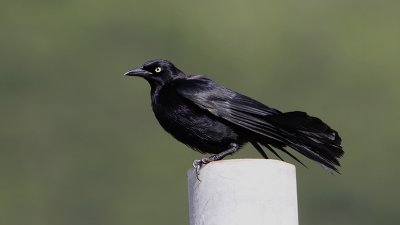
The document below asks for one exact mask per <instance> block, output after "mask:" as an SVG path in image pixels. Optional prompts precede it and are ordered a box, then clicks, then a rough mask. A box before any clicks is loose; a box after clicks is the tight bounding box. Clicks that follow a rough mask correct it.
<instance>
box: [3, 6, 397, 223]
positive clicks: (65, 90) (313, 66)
mask: <svg viewBox="0 0 400 225" xmlns="http://www.w3.org/2000/svg"><path fill="white" fill-rule="evenodd" d="M399 6H400V4H399V1H374V0H364V1H356V0H350V1H340V0H339V1H325V0H323V1H321V0H318V1H317V0H304V1H294V0H290V1H276V0H272V1H255V0H250V1H223V2H221V1H187V0H186V1H183V0H180V1H114V2H110V1H104V0H97V1H94V0H86V1H78V0H71V1H45V0H42V1H9V0H8V1H7V0H6V1H2V7H1V8H0V27H1V35H0V68H1V74H0V104H1V105H0V124H1V126H0V177H1V180H0V224H7V225H19V224H30V225H47V224H48V225H53V224H58V225H64V224H65V225H70V224H75V225H78V224H91V225H102V224H104V225H105V224H120V225H125V224H188V209H187V189H186V175H185V173H186V170H187V169H188V168H189V167H190V166H191V161H192V160H193V159H195V158H199V157H201V156H200V155H199V154H198V153H196V152H193V151H190V150H189V149H188V148H187V147H186V146H184V145H182V144H180V143H178V142H177V141H175V140H173V138H171V137H170V136H169V135H168V134H167V133H165V132H164V131H162V129H161V128H160V126H159V125H158V123H157V121H156V120H155V118H154V116H153V114H152V111H151V108H150V99H149V87H148V85H147V83H146V82H145V81H144V80H140V79H133V78H132V79H131V78H129V79H128V78H126V77H123V76H122V74H123V73H124V72H125V71H127V70H128V69H130V68H132V67H136V66H139V65H141V64H142V63H143V62H144V61H146V60H148V59H153V58H166V59H169V60H171V61H173V62H174V63H175V64H176V65H177V66H178V67H179V68H181V69H182V70H183V71H186V72H187V73H202V74H207V75H208V76H209V77H211V78H212V79H214V80H216V81H218V82H219V83H222V84H224V85H226V86H227V87H229V88H232V89H235V90H237V91H240V92H242V93H244V94H246V95H249V96H252V97H254V98H256V99H258V100H260V101H262V102H265V103H266V104H268V105H270V106H273V107H276V108H279V109H281V110H283V111H291V110H303V111H307V112H309V113H310V114H312V115H316V116H319V117H321V118H323V119H324V120H325V121H327V122H328V123H329V124H330V125H332V126H333V127H334V128H336V129H337V130H338V131H340V134H341V135H342V137H343V140H344V146H345V151H346V154H345V157H344V158H343V160H342V162H343V169H342V173H343V174H342V175H340V176H331V175H330V174H328V173H326V172H325V171H324V170H322V169H320V168H319V166H317V165H316V164H315V163H312V162H310V161H307V160H305V161H306V162H307V164H308V165H309V167H310V168H309V169H305V168H303V167H301V166H298V167H297V170H298V196H299V208H300V224H308V225H314V224H315V225H320V224H324V225H331V224H332V225H333V224H340V225H347V224H349V225H354V224H364V225H372V224H386V225H388V224H398V221H399V217H400V216H399V211H400V206H399V204H398V202H399V200H400V199H399V194H398V191H399V190H400V177H399V174H398V170H399V168H398V162H397V160H398V158H399V157H400V151H399V146H400V138H399V137H398V136H399V135H398V131H399V128H400V119H399V115H400V104H399V103H400V89H399V88H398V85H399V83H400V63H399V62H400V56H399V55H400V44H399V40H400V26H399V22H400V13H399V10H400V7H399ZM235 157H259V156H258V154H257V153H256V151H254V149H252V148H251V147H246V148H244V149H243V151H241V152H240V153H239V154H238V155H236V156H235ZM291 162H292V161H291ZM271 182H273V181H271Z"/></svg>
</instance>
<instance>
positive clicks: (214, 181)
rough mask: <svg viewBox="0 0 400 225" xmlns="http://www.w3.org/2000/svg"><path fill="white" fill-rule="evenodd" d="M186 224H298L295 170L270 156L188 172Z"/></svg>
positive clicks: (229, 162)
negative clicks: (188, 221) (188, 217)
mask: <svg viewBox="0 0 400 225" xmlns="http://www.w3.org/2000/svg"><path fill="white" fill-rule="evenodd" d="M188 179H189V213H190V225H298V216H297V191H296V170H295V167H294V166H293V165H291V164H288V163H285V162H282V161H278V160H271V159H268V160H266V159H233V160H221V161H216V162H212V163H209V164H207V165H206V166H204V167H203V168H202V169H201V170H200V175H199V179H200V181H199V180H198V179H197V177H196V172H195V170H194V169H191V170H189V171H188Z"/></svg>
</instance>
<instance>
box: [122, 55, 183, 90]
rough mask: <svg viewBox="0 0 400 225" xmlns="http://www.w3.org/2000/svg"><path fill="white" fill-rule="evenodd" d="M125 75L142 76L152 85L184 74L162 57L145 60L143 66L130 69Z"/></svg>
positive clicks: (163, 82) (157, 84) (161, 83)
mask: <svg viewBox="0 0 400 225" xmlns="http://www.w3.org/2000/svg"><path fill="white" fill-rule="evenodd" d="M125 75H126V76H137V77H143V78H144V79H146V80H147V81H148V82H149V83H150V85H151V86H152V87H155V86H159V85H163V84H165V83H167V82H168V81H170V80H173V79H174V78H176V77H180V76H185V74H184V73H183V72H182V71H180V70H179V69H178V68H176V67H175V65H174V64H172V63H171V62H169V61H167V60H164V59H157V60H150V61H147V62H145V63H144V64H143V66H141V67H139V68H136V69H132V70H130V71H128V72H126V73H125Z"/></svg>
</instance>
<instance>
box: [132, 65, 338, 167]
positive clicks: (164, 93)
mask: <svg viewBox="0 0 400 225" xmlns="http://www.w3.org/2000/svg"><path fill="white" fill-rule="evenodd" d="M125 75H131V76H140V77H143V78H144V79H146V80H147V81H148V82H149V84H150V86H151V101H152V108H153V111H154V114H155V116H156V118H157V119H158V121H159V123H160V124H161V126H162V127H163V128H164V129H165V130H166V131H167V132H168V133H170V134H171V135H172V136H174V137H175V138H176V139H177V140H179V141H181V142H182V143H184V144H186V145H188V146H190V147H191V148H193V149H195V150H197V151H200V152H202V153H212V154H216V155H214V156H211V157H209V158H204V159H202V160H199V161H197V162H195V164H196V165H200V166H201V164H205V163H208V162H210V161H214V160H219V159H221V158H223V157H224V156H226V155H227V154H232V153H234V152H235V151H237V150H238V149H239V148H240V147H241V146H242V145H244V144H245V143H248V142H250V143H251V144H252V145H253V146H254V147H255V148H256V149H257V151H259V152H260V154H261V155H262V156H263V157H264V158H268V157H267V155H266V153H265V152H264V151H263V149H262V148H261V146H260V145H263V146H265V147H266V148H268V149H269V150H270V151H271V152H272V153H273V154H275V155H277V157H279V158H281V157H280V156H279V154H278V153H277V152H276V151H275V150H274V149H273V148H271V146H272V147H274V148H276V149H279V150H281V151H283V152H285V153H286V154H288V155H289V156H291V157H292V158H294V159H295V160H297V161H299V162H300V160H298V159H297V158H296V157H295V156H294V155H292V154H291V153H290V152H289V151H288V149H286V148H285V147H287V146H289V147H291V148H292V149H294V150H296V151H298V152H299V153H301V154H302V155H304V156H306V157H308V158H310V159H312V160H315V161H317V162H319V163H321V164H322V165H324V166H326V167H328V168H330V169H332V170H334V171H336V172H337V171H338V170H337V167H339V166H340V163H339V161H338V158H340V157H341V156H342V155H343V153H344V152H343V150H342V147H341V138H340V136H339V134H338V133H337V132H336V131H334V130H333V129H331V128H330V127H329V126H328V125H326V124H325V123H324V122H322V121H321V120H320V119H318V118H316V117H311V116H309V115H307V114H306V113H304V112H298V111H295V112H287V113H282V112H280V111H279V110H276V109H273V108H270V107H268V106H266V105H264V104H262V103H260V102H258V101H256V100H254V99H251V98H249V97H247V96H244V95H241V94H239V93H237V92H234V91H232V90H229V89H227V88H225V87H223V86H222V85H219V84H217V83H215V82H214V81H212V80H210V79H208V78H205V77H203V76H187V75H186V74H184V73H183V72H182V71H180V70H179V69H178V68H176V67H175V66H174V65H173V64H172V63H170V62H168V61H166V60H152V61H148V62H146V63H145V64H144V65H143V66H142V67H140V68H137V69H134V70H131V71H129V72H127V73H126V74H125ZM300 163H301V162H300Z"/></svg>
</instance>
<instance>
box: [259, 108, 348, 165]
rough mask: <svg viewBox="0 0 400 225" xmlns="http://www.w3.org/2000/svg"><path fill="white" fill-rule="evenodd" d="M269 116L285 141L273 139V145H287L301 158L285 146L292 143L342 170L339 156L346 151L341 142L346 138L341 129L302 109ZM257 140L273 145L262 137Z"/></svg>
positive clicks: (315, 157) (308, 153)
mask: <svg viewBox="0 0 400 225" xmlns="http://www.w3.org/2000/svg"><path fill="white" fill-rule="evenodd" d="M267 120H268V122H269V123H270V124H272V125H273V126H275V127H276V129H277V132H278V133H279V136H280V137H281V142H282V143H280V144H277V143H272V144H271V143H269V144H270V145H272V146H273V147H275V148H278V149H280V150H282V149H283V150H282V151H284V152H285V153H287V154H289V156H291V157H292V158H294V159H295V160H296V161H298V162H300V160H298V159H297V158H296V157H294V156H293V155H292V154H290V153H289V152H288V151H287V150H285V149H284V148H283V147H285V146H289V147H291V148H293V149H294V150H296V151H298V152H299V153H301V154H302V155H304V156H306V157H308V158H310V159H312V160H315V161H317V162H319V163H321V164H322V165H324V166H326V167H328V168H330V169H332V170H334V171H336V172H339V171H338V167H340V162H339V160H338V159H339V158H340V157H342V156H343V154H344V151H343V149H342V146H341V142H342V140H341V138H340V136H339V134H338V132H336V131H335V130H333V129H332V128H330V127H329V126H328V125H327V124H325V123H324V122H322V121H321V120H320V119H318V118H316V117H312V116H309V115H307V114H306V113H304V112H299V111H295V112H287V113H282V114H277V115H273V116H268V118H267ZM257 142H259V143H260V144H262V145H264V146H266V147H267V148H270V146H269V145H268V143H267V142H268V141H267V140H263V139H261V140H258V141H257ZM274 154H275V153H274ZM300 163H301V162H300ZM301 164H302V163H301ZM303 165H304V164H303Z"/></svg>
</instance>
